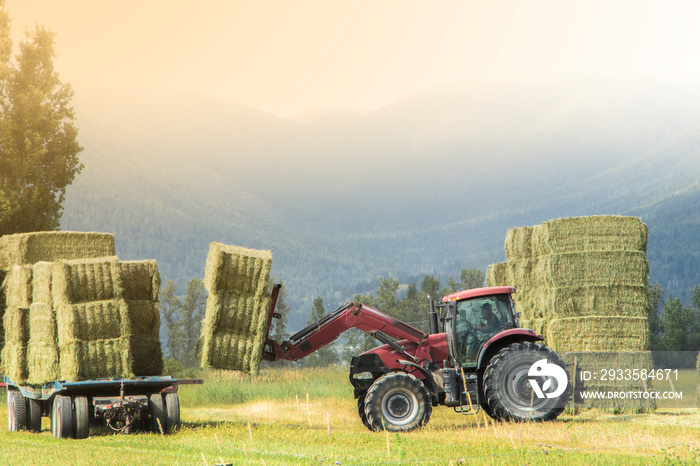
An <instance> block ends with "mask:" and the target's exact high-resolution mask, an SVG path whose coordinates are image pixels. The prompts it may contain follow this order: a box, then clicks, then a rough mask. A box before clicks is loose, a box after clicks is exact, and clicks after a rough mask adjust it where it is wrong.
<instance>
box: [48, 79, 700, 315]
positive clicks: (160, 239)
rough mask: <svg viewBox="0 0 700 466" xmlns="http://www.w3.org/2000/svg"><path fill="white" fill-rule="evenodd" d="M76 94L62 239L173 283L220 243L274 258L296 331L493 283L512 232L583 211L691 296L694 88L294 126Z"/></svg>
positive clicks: (445, 94)
mask: <svg viewBox="0 0 700 466" xmlns="http://www.w3.org/2000/svg"><path fill="white" fill-rule="evenodd" d="M74 88H75V91H76V94H75V98H74V104H75V108H76V112H77V125H78V126H79V128H80V133H79V140H80V142H81V144H82V145H83V146H84V151H83V152H82V153H81V160H82V161H83V163H84V165H85V168H84V170H83V172H82V173H81V174H80V175H79V176H78V177H77V178H76V180H75V181H74V183H73V185H71V186H70V187H69V190H68V192H67V200H66V203H65V212H64V214H63V220H62V228H63V229H65V230H85V231H106V232H112V233H114V234H115V238H116V245H117V253H118V254H119V256H120V257H121V258H122V259H125V260H126V259H140V258H143V259H145V258H153V259H156V260H157V261H158V265H159V269H160V273H161V276H162V277H163V278H164V279H173V280H175V281H176V283H178V284H179V285H180V286H181V287H182V286H183V285H184V283H185V281H186V280H187V279H189V278H191V277H202V276H203V273H204V263H205V260H206V254H207V250H208V246H209V244H210V243H211V242H212V241H219V242H223V243H227V244H236V245H239V246H244V247H251V248H264V249H271V250H272V252H273V275H274V276H275V278H276V279H278V280H282V281H283V282H284V284H285V286H286V288H287V291H288V295H289V299H290V305H291V307H292V309H293V316H292V318H291V319H290V322H291V323H292V324H294V323H296V322H301V323H303V321H304V320H305V316H306V315H307V314H308V312H309V309H310V307H311V302H312V300H313V299H314V298H315V297H317V296H321V297H323V298H324V301H325V303H326V305H327V307H329V308H333V307H335V305H336V304H339V303H340V302H343V301H345V300H347V299H349V298H351V297H352V293H353V292H356V291H357V290H358V289H361V288H362V286H360V285H359V284H362V283H364V284H367V286H369V289H366V290H365V291H368V292H369V291H372V289H373V288H372V287H371V284H372V283H374V281H375V280H376V279H377V278H378V277H382V276H391V277H396V278H399V279H401V280H402V281H405V280H411V279H413V280H415V279H419V278H420V277H421V276H422V275H423V274H433V275H436V276H439V277H441V278H442V279H443V283H444V280H445V279H446V278H447V276H448V275H452V276H455V277H456V276H458V275H459V271H460V270H461V269H462V268H479V269H481V270H482V271H485V269H486V267H487V266H488V265H489V264H490V263H493V262H498V261H502V260H504V259H505V253H504V250H503V241H504V239H505V235H506V232H507V230H508V229H509V228H512V227H515V226H523V225H535V224H538V223H540V222H543V221H545V220H548V219H551V218H560V217H571V216H580V215H598V214H615V215H634V216H638V217H640V218H641V219H642V221H644V222H645V223H646V224H647V225H648V226H649V232H650V233H649V235H650V237H649V244H648V249H647V254H648V257H649V260H650V269H651V271H650V280H651V281H652V282H658V283H659V284H660V285H661V286H662V287H663V288H664V289H665V290H666V291H667V295H669V296H670V295H673V296H679V297H681V298H682V299H683V300H684V301H687V300H688V298H689V296H690V294H691V292H692V288H693V287H694V286H695V285H700V260H699V256H700V252H698V249H699V248H698V238H700V207H698V206H700V94H698V92H697V91H694V89H693V87H692V86H686V85H684V84H683V83H672V84H669V83H664V84H663V85H661V84H655V85H632V84H629V85H613V84H610V83H556V82H552V83H542V82H539V83H522V82H521V83H512V82H505V81H504V82H490V83H482V84H478V83H475V84H472V85H470V86H463V85H460V86H457V85H455V86H449V87H442V88H436V89H430V90H426V91H423V92H420V93H417V94H414V95H412V96H409V97H407V98H405V99H402V100H400V101H397V102H395V103H393V104H391V105H388V106H386V107H384V108H381V109H378V110H374V111H371V112H358V111H347V110H344V109H340V110H334V111H327V112H323V111H319V112H306V113H305V114H304V115H300V116H298V117H297V118H290V119H283V118H279V117H276V116H274V115H270V114H266V113H264V112H261V111H258V110H255V109H253V108H250V107H246V106H244V105H240V104H237V103H232V102H227V101H224V100H221V99H217V98H215V97H212V96H208V95H206V94H184V93H181V94H173V93H159V92H143V91H134V90H126V89H124V88H123V89H111V90H106V89H100V90H95V89H92V88H90V87H89V86H82V85H75V86H74ZM358 286H359V288H358Z"/></svg>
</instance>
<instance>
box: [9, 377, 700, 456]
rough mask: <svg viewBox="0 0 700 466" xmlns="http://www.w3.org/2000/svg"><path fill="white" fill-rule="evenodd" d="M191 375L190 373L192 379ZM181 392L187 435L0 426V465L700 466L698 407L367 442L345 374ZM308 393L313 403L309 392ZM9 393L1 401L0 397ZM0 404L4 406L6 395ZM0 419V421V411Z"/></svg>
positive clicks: (434, 427)
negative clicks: (71, 435) (69, 432)
mask: <svg viewBox="0 0 700 466" xmlns="http://www.w3.org/2000/svg"><path fill="white" fill-rule="evenodd" d="M190 375H193V374H190ZM198 375H200V376H202V377H203V378H204V379H205V383H204V385H201V386H183V387H181V389H180V399H181V407H182V421H183V426H182V429H181V430H180V431H179V432H177V433H175V434H173V435H168V436H161V435H157V434H151V433H148V434H146V433H143V434H134V435H116V434H111V433H108V432H106V431H104V430H100V429H93V430H91V433H90V438H88V439H86V440H65V439H64V440H57V439H54V438H53V437H52V436H51V433H50V432H49V431H48V419H46V418H45V419H44V429H45V430H44V432H42V433H40V434H31V433H24V432H20V433H8V432H7V427H6V423H5V422H3V423H2V424H3V426H2V427H1V428H0V464H32V465H33V464H118V465H123V464H127V465H131V464H134V465H135V464H164V465H165V464H168V465H173V464H181V465H185V464H200V465H203V464H208V465H214V464H216V463H222V462H223V463H231V464H234V465H238V464H256V465H278V464H309V465H334V464H340V465H350V464H367V465H374V464H421V465H422V464H426V465H432V464H444V465H449V464H454V465H457V464H519V465H525V464H585V465H594V464H605V465H609V464H683V463H688V464H691V463H696V462H700V413H699V412H698V410H697V409H686V410H675V411H671V410H663V411H659V412H657V413H655V414H644V415H611V414H606V413H603V412H595V411H587V412H583V413H579V414H577V415H570V414H569V415H562V416H560V417H559V419H558V420H557V421H556V422H549V423H521V424H513V423H499V422H496V423H494V422H491V420H490V419H489V418H487V417H486V416H483V415H482V414H479V415H477V416H462V415H459V414H457V413H455V412H453V410H452V409H449V408H444V407H437V408H435V409H434V410H433V416H432V418H431V421H430V423H429V424H428V426H426V427H425V428H424V429H422V430H419V431H415V432H410V433H406V434H387V433H386V432H381V433H373V432H369V431H368V430H367V429H365V428H364V427H363V426H362V424H361V422H360V420H359V418H358V416H357V408H356V404H355V400H354V399H353V397H352V387H351V385H350V383H349V382H348V380H347V372H346V370H345V369H341V368H332V369H324V370H312V369H306V370H298V369H278V370H263V371H262V372H261V374H260V375H259V376H258V377H256V378H250V377H248V376H244V375H239V374H235V373H226V372H207V373H201V374H198ZM307 394H308V395H307ZM1 395H2V396H4V392H3V393H1ZM3 399H4V398H3ZM0 416H3V419H6V416H7V413H6V410H5V407H4V404H3V407H1V408H0Z"/></svg>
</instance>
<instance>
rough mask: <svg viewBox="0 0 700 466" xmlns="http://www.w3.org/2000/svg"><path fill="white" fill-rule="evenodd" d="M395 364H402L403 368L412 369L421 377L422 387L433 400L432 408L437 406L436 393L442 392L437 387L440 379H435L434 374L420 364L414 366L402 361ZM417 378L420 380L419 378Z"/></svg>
mask: <svg viewBox="0 0 700 466" xmlns="http://www.w3.org/2000/svg"><path fill="white" fill-rule="evenodd" d="M397 362H399V363H400V364H403V365H404V366H409V367H413V368H414V369H417V370H418V371H419V372H420V373H421V374H422V375H423V377H422V382H423V385H425V388H427V389H428V392H429V393H430V397H431V398H432V399H433V406H437V401H438V393H439V392H441V391H442V390H441V389H440V386H439V385H438V381H439V380H440V378H438V377H436V374H435V373H434V372H431V371H430V370H428V369H426V368H425V367H423V366H421V365H420V364H416V363H415V362H410V361H404V360H403V359H397ZM418 378H419V379H421V377H418Z"/></svg>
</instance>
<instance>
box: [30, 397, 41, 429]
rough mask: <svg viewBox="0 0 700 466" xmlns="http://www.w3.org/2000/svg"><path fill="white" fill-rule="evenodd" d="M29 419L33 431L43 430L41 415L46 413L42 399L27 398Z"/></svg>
mask: <svg viewBox="0 0 700 466" xmlns="http://www.w3.org/2000/svg"><path fill="white" fill-rule="evenodd" d="M27 408H28V409H27V411H28V412H27V421H28V425H27V427H28V429H29V430H30V431H31V432H41V415H42V414H44V404H43V403H42V402H41V401H40V400H35V399H34V398H27Z"/></svg>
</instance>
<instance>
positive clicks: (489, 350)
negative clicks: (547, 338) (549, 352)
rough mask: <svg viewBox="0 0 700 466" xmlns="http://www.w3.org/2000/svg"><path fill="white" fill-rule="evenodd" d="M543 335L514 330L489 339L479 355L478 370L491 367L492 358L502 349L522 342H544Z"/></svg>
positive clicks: (505, 331) (518, 329)
mask: <svg viewBox="0 0 700 466" xmlns="http://www.w3.org/2000/svg"><path fill="white" fill-rule="evenodd" d="M543 340H544V338H543V337H542V336H541V335H538V334H536V333H535V332H534V331H532V330H530V329H525V328H512V329H508V330H504V331H502V332H499V333H497V334H495V335H494V336H492V337H491V338H489V339H488V340H487V341H486V343H484V346H483V347H482V348H481V352H480V353H479V359H478V361H477V366H476V367H477V370H482V369H485V368H486V366H488V365H489V361H491V358H492V357H493V356H494V355H495V354H496V353H498V352H499V351H500V350H501V349H502V348H505V347H506V346H508V345H511V344H513V343H517V342H520V341H543Z"/></svg>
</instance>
